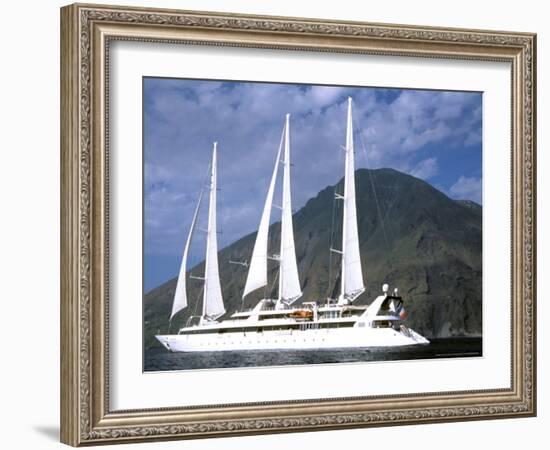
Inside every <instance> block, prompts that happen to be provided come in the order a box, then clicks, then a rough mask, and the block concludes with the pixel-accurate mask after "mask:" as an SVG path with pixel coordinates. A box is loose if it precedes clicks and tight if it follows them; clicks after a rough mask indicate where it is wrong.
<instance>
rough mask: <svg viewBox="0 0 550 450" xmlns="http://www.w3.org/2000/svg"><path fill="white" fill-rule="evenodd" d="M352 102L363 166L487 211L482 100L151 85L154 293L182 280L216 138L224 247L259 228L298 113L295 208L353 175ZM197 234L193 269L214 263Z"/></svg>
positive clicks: (148, 259) (190, 83)
mask: <svg viewBox="0 0 550 450" xmlns="http://www.w3.org/2000/svg"><path fill="white" fill-rule="evenodd" d="M349 96H351V97H352V98H353V119H354V139H355V152H356V168H357V169H358V168H362V167H366V168H371V169H376V168H394V169H397V170H399V171H402V172H405V173H408V174H410V175H413V176H415V177H418V178H421V179H423V180H425V181H427V182H428V183H430V184H431V185H433V186H434V187H436V188H437V189H439V190H440V191H442V192H444V193H445V194H446V195H448V196H449V197H451V198H454V199H460V200H472V201H475V202H477V203H479V204H481V202H482V195H481V189H482V94H481V93H478V92H456V91H430V90H414V89H396V88H388V89H386V88H369V87H347V86H318V85H298V84H281V83H254V82H234V81H231V82H228V81H210V80H187V79H164V78H149V77H147V78H144V79H143V114H144V116H143V160H144V171H143V172H144V179H143V193H144V239H143V241H144V289H145V292H147V291H149V290H150V289H152V288H154V287H156V286H158V285H160V284H162V283H163V282H165V281H167V280H169V279H171V278H173V277H175V276H177V273H178V271H179V266H180V264H181V254H182V252H183V246H184V244H185V240H186V238H187V233H188V231H189V227H190V223H191V218H192V215H193V212H194V209H195V206H196V202H197V199H198V196H199V193H200V191H201V189H202V188H203V187H204V185H205V179H206V178H205V176H206V174H207V172H208V168H209V164H210V159H211V157H212V145H213V142H214V141H217V142H218V188H219V192H218V230H219V231H220V235H219V238H218V240H219V241H218V245H219V248H220V249H221V248H223V247H225V246H227V245H229V244H231V243H232V242H234V241H235V240H237V239H239V238H240V237H242V236H245V235H247V234H249V233H251V232H254V231H256V229H257V227H258V224H259V221H260V216H261V212H262V209H263V204H264V201H265V196H266V193H267V188H268V183H269V179H270V177H271V173H272V171H273V165H274V162H275V157H276V153H277V150H278V147H279V143H280V139H281V133H282V130H283V125H284V120H285V115H286V114H287V113H290V114H291V117H290V144H291V149H290V153H291V161H292V164H293V166H292V170H291V176H292V204H293V209H294V210H298V209H300V208H301V207H302V206H304V205H305V203H306V202H307V200H308V199H310V198H311V197H314V196H315V195H316V194H317V193H318V192H319V191H320V190H322V189H323V188H325V187H327V186H329V185H334V184H335V183H336V182H337V181H338V180H339V179H340V178H342V176H343V155H342V151H341V146H342V145H344V144H345V129H346V108H347V98H348V97H349ZM204 204H205V205H206V204H207V202H204ZM202 209H203V210H204V212H201V214H200V216H199V223H200V221H201V220H202V221H203V223H205V219H206V208H202ZM276 220H279V217H278V215H277V213H275V214H272V221H276ZM196 236H197V239H195V241H199V242H198V243H197V244H195V243H194V244H193V245H192V246H191V249H190V261H189V267H191V266H192V265H193V264H194V263H197V262H199V261H201V260H202V259H204V245H205V244H204V242H200V240H201V239H200V235H199V234H197V235H196Z"/></svg>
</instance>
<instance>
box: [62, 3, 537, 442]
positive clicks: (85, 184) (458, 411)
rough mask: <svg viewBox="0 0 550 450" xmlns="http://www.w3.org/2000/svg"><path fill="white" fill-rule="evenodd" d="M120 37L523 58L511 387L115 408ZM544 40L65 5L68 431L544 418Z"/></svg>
mask: <svg viewBox="0 0 550 450" xmlns="http://www.w3.org/2000/svg"><path fill="white" fill-rule="evenodd" d="M114 39H126V40H129V39H131V40H138V41H157V42H177V43H202V44H210V45H220V46H239V47H257V48H266V49H293V50H314V51H329V52H354V53H363V54H383V55H407V56H415V57H430V58H458V59H465V60H497V61H507V62H510V63H511V66H512V80H513V82H512V86H511V92H512V118H511V123H512V185H511V186H510V189H511V190H512V199H513V201H512V249H513V252H512V253H513V254H512V268H511V271H512V358H511V359H512V361H511V369H512V385H511V387H510V388H509V389H495V390H486V391H468V392H464V391H463V392H448V393H424V394H411V395H405V396H386V397H371V398H365V397H354V398H347V399H321V400H311V401H298V400H296V401H290V402H275V403H267V402H265V403H254V404H241V405H233V406H227V405H226V406H223V405H213V406H209V407H201V408H197V407H194V408H185V407H181V408H174V409H162V410H139V411H121V412H113V411H110V410H109V403H108V366H107V361H108V335H107V332H106V330H107V323H108V322H107V321H108V301H107V295H106V293H107V287H108V283H109V280H108V270H107V256H108V251H109V250H108V240H107V232H106V231H107V226H108V214H107V213H108V207H109V205H108V196H107V194H106V193H107V186H108V182H109V180H108V171H107V170H106V167H107V164H108V152H107V150H108V147H107V144H108V141H107V138H108V111H107V109H106V95H107V94H108V93H107V86H108V84H107V82H106V81H107V80H106V67H107V62H108V56H109V52H108V50H109V43H110V42H111V41H112V40H114ZM535 55H536V36H535V35H534V34H530V33H510V32H501V31H483V30H466V29H444V28H432V27H417V26H404V25H384V24H373V23H358V22H335V21H327V20H314V19H297V18H284V17H260V16H249V15H240V14H225V13H223V14H222V13H210V12H195V11H174V10H159V9H142V8H129V7H114V6H113V7H112V6H99V5H82V4H75V5H71V6H66V7H64V8H62V9H61V241H62V245H61V440H62V442H64V443H67V444H70V445H73V446H79V445H86V444H107V443H120V442H129V441H132V442H133V441H144V440H161V439H182V438H199V437H214V436H230V435H243V434H259V433H275V432H296V431H312V430H326V429H336V428H351V427H367V426H381V425H399V424H421V423H429V422H445V421H457V420H472V419H494V418H504V417H528V416H533V415H535V414H536V390H535V389H536V335H535V331H536V330H535V322H536V320H535V313H536V310H535V298H536V292H535V289H536V279H535V276H536V271H535V269H536V267H535V264H536V241H535V236H536V211H535V204H536V195H535V194H536V191H535V180H536V166H535V145H536V132H535V125H536V123H535V86H536V73H535V68H536V60H535Z"/></svg>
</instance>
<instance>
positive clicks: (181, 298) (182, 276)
mask: <svg viewBox="0 0 550 450" xmlns="http://www.w3.org/2000/svg"><path fill="white" fill-rule="evenodd" d="M202 193H203V191H202V190H201V193H200V195H199V201H198V202H197V207H196V208H195V213H194V214H193V220H192V221H191V229H190V230H189V234H188V235H187V241H185V247H184V249H183V257H182V259H181V266H180V272H179V275H178V284H177V285H176V293H175V295H174V303H173V304H172V314H170V320H172V317H174V316H175V315H176V314H177V313H178V312H179V311H181V310H182V309H183V308H185V307H186V306H187V254H188V253H189V246H190V245H191V238H192V237H193V232H194V231H195V225H196V223H197V216H198V214H199V208H200V206H201V201H202Z"/></svg>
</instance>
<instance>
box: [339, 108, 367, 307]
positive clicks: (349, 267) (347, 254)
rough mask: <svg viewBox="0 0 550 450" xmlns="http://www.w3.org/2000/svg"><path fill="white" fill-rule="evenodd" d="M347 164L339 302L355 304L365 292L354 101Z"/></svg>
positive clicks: (348, 126) (349, 121)
mask: <svg viewBox="0 0 550 450" xmlns="http://www.w3.org/2000/svg"><path fill="white" fill-rule="evenodd" d="M345 152H346V162H345V175H344V196H343V202H344V214H343V226H342V230H343V231H342V278H341V295H340V298H339V303H347V302H351V301H353V300H354V299H355V298H356V297H358V296H359V295H360V294H361V293H362V292H363V291H364V290H365V285H364V284H363V273H362V270H361V256H360V252H359V234H358V232H357V210H356V205H355V149H354V146H353V119H352V101H351V97H350V98H349V99H348V120H347V132H346V149H345Z"/></svg>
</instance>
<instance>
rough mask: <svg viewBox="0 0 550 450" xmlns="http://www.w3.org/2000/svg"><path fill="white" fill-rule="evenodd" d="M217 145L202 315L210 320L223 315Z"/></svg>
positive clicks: (213, 167)
mask: <svg viewBox="0 0 550 450" xmlns="http://www.w3.org/2000/svg"><path fill="white" fill-rule="evenodd" d="M217 144H218V143H217V142H214V149H213V150H212V168H211V174H210V202H209V205H208V229H207V237H206V260H205V262H204V294H203V314H202V315H203V317H209V318H212V319H215V318H217V317H219V316H221V315H222V314H224V313H225V308H224V305H223V297H222V289H221V285H220V272H219V268H218V230H217V226H216V197H217Z"/></svg>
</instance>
